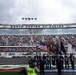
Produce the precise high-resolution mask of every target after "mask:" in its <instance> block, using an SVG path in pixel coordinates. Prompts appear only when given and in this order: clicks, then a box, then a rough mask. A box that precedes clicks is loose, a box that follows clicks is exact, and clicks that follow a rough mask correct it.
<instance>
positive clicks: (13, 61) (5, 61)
mask: <svg viewBox="0 0 76 75" xmlns="http://www.w3.org/2000/svg"><path fill="white" fill-rule="evenodd" d="M28 60H29V58H0V65H20V64H28Z"/></svg>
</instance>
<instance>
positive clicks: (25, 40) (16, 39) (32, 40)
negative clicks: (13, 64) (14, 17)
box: [0, 34, 76, 52]
mask: <svg viewBox="0 0 76 75" xmlns="http://www.w3.org/2000/svg"><path fill="white" fill-rule="evenodd" d="M45 40H47V41H49V42H50V43H51V44H52V48H54V49H55V46H56V45H60V41H62V42H63V44H64V46H65V47H66V46H67V45H68V43H70V44H71V45H72V48H75V49H76V34H62V35H0V46H30V45H31V46H34V45H35V46H37V45H38V44H39V43H40V41H45ZM29 50H30V51H31V50H33V51H36V48H5V47H4V48H2V47H0V51H4V52H7V51H13V52H14V51H19V52H21V51H23V52H24V51H29Z"/></svg>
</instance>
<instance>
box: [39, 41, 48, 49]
mask: <svg viewBox="0 0 76 75" xmlns="http://www.w3.org/2000/svg"><path fill="white" fill-rule="evenodd" d="M39 48H40V49H41V50H47V46H46V44H45V43H44V42H42V41H41V42H40V45H39Z"/></svg>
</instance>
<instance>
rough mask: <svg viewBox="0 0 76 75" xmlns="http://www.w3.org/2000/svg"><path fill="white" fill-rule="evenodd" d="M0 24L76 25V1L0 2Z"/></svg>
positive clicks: (27, 0) (30, 0)
mask: <svg viewBox="0 0 76 75" xmlns="http://www.w3.org/2000/svg"><path fill="white" fill-rule="evenodd" d="M22 18H37V20H30V21H29V20H22ZM0 23H3V24H59V23H76V0H0Z"/></svg>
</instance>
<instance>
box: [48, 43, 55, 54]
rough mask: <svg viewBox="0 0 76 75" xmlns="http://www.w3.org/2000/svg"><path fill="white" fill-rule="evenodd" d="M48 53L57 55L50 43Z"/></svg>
mask: <svg viewBox="0 0 76 75" xmlns="http://www.w3.org/2000/svg"><path fill="white" fill-rule="evenodd" d="M48 51H49V52H51V53H56V51H55V50H54V49H53V48H52V47H51V44H50V43H48Z"/></svg>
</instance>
